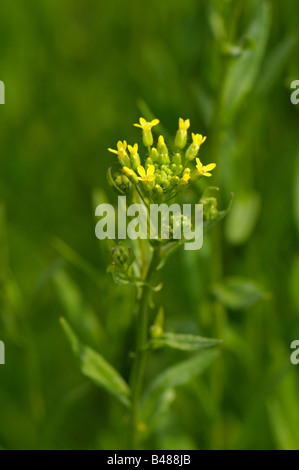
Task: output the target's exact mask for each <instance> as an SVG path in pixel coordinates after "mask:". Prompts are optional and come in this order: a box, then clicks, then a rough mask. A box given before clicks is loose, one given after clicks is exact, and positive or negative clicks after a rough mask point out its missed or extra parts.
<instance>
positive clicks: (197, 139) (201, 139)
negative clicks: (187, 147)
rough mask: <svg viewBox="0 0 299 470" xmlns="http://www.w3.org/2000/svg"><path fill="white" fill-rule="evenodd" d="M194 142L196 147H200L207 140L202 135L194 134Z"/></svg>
mask: <svg viewBox="0 0 299 470" xmlns="http://www.w3.org/2000/svg"><path fill="white" fill-rule="evenodd" d="M192 140H193V144H194V145H198V147H200V146H201V145H202V144H203V143H204V142H205V141H206V140H207V138H206V137H203V136H202V135H201V134H194V133H193V132H192Z"/></svg>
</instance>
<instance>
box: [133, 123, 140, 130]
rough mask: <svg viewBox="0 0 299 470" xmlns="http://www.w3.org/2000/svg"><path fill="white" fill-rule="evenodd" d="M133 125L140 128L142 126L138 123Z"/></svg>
mask: <svg viewBox="0 0 299 470" xmlns="http://www.w3.org/2000/svg"><path fill="white" fill-rule="evenodd" d="M133 126H135V127H140V128H141V129H142V126H141V125H140V124H133Z"/></svg>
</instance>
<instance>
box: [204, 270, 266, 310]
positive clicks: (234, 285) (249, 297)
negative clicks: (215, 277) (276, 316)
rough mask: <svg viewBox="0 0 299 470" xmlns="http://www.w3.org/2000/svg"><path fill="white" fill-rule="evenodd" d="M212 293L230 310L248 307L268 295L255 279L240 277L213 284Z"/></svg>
mask: <svg viewBox="0 0 299 470" xmlns="http://www.w3.org/2000/svg"><path fill="white" fill-rule="evenodd" d="M212 294H213V295H214V297H216V299H217V300H218V301H219V302H221V303H222V304H223V305H225V307H227V308H230V309H232V310H239V309H244V308H247V307H250V306H251V305H253V304H255V303H256V302H258V301H259V300H261V299H265V298H267V297H269V294H268V293H266V292H265V291H264V290H263V289H262V287H261V286H259V285H258V284H257V283H256V282H255V281H253V280H251V279H246V278H241V277H230V278H227V279H225V280H224V281H222V282H219V283H217V284H214V286H213V288H212Z"/></svg>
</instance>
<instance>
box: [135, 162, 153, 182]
mask: <svg viewBox="0 0 299 470" xmlns="http://www.w3.org/2000/svg"><path fill="white" fill-rule="evenodd" d="M137 171H138V173H139V175H140V177H138V179H139V180H140V181H142V182H143V183H150V182H151V181H155V176H154V173H155V165H149V167H148V169H147V171H145V169H144V167H143V166H142V165H139V167H138V168H137Z"/></svg>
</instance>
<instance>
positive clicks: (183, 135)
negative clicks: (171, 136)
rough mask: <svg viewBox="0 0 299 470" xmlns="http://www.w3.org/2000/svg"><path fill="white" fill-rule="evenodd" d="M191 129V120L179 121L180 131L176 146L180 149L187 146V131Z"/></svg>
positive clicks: (176, 138) (177, 134) (177, 135)
mask: <svg viewBox="0 0 299 470" xmlns="http://www.w3.org/2000/svg"><path fill="white" fill-rule="evenodd" d="M189 127H190V120H189V119H187V120H186V121H184V119H182V118H180V119H179V129H178V131H177V133H176V137H175V141H174V143H175V146H176V147H177V148H179V149H183V148H184V147H185V146H186V143H187V130H188V129H189Z"/></svg>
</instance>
